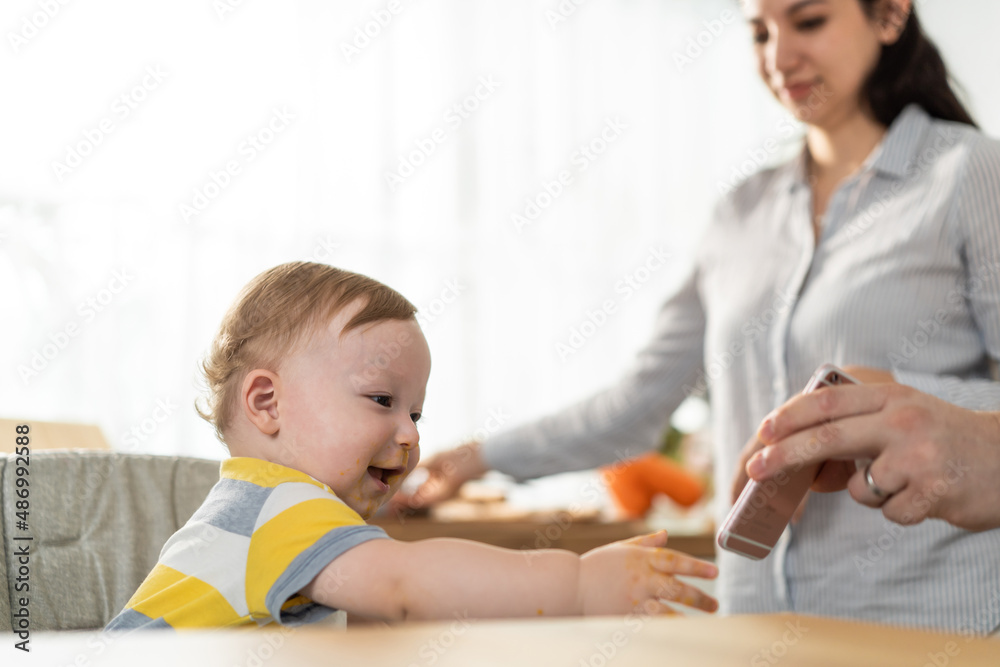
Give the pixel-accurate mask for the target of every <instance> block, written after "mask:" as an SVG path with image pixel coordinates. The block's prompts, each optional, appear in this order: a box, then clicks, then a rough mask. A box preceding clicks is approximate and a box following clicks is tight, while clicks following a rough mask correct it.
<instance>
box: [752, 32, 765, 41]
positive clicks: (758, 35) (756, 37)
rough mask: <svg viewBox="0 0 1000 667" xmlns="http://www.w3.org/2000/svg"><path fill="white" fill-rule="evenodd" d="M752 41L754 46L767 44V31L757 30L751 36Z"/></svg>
mask: <svg viewBox="0 0 1000 667" xmlns="http://www.w3.org/2000/svg"><path fill="white" fill-rule="evenodd" d="M753 41H754V43H756V44H767V31H766V30H757V31H755V32H754V34H753Z"/></svg>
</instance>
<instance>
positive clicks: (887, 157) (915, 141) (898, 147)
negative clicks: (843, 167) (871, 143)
mask: <svg viewBox="0 0 1000 667" xmlns="http://www.w3.org/2000/svg"><path fill="white" fill-rule="evenodd" d="M930 128H931V117H930V116H929V115H928V114H927V112H926V111H924V110H923V108H922V107H921V106H920V105H918V104H910V105H907V107H906V108H904V109H903V110H902V111H901V112H900V113H899V115H898V116H896V120H894V121H893V122H892V125H890V126H889V129H888V131H887V132H886V133H885V136H884V137H882V141H881V142H879V145H878V146H876V147H875V150H873V151H872V153H871V155H869V156H868V159H867V160H865V164H864V165H863V166H862V167H861V172H865V171H868V170H869V169H872V170H875V171H876V172H879V173H881V174H884V175H886V176H889V177H892V178H903V177H904V176H905V175H906V171H907V167H908V166H909V164H910V163H911V162H912V161H913V160H914V159H915V157H916V154H917V151H918V150H919V149H920V146H921V145H922V144H923V143H924V137H925V136H926V135H927V133H928V132H929V131H930ZM807 150H808V149H807V148H806V147H804V146H803V148H802V151H801V152H799V155H798V157H796V158H795V159H794V160H792V162H791V164H790V165H789V166H790V170H789V176H790V177H791V178H790V183H789V186H790V188H791V189H794V188H796V187H802V186H805V185H806V151H807Z"/></svg>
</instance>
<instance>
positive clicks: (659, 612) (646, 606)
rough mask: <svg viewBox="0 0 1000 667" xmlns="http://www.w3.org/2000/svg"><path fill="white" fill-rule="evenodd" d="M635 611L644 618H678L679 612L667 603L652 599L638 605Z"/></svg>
mask: <svg viewBox="0 0 1000 667" xmlns="http://www.w3.org/2000/svg"><path fill="white" fill-rule="evenodd" d="M633 611H634V612H635V613H637V614H642V615H644V616H677V615H678V614H680V612H679V611H677V610H676V609H674V608H673V607H671V606H670V605H668V604H667V603H666V602H663V601H661V600H658V599H657V598H655V597H651V598H649V599H647V600H645V601H644V602H643V603H642V604H639V605H636V606H635V609H633Z"/></svg>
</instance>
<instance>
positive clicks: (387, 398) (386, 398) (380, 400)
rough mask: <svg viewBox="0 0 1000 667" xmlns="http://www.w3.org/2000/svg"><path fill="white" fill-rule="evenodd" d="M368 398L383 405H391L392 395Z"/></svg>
mask: <svg viewBox="0 0 1000 667" xmlns="http://www.w3.org/2000/svg"><path fill="white" fill-rule="evenodd" d="M369 398H371V399H372V400H373V401H375V402H376V403H378V404H379V405H382V406H384V407H387V408H391V407H392V396H370V397H369Z"/></svg>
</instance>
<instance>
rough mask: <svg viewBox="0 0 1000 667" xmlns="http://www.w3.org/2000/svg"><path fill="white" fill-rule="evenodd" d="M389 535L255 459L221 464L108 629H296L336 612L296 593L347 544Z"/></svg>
mask: <svg viewBox="0 0 1000 667" xmlns="http://www.w3.org/2000/svg"><path fill="white" fill-rule="evenodd" d="M383 537H387V536H386V534H385V532H384V531H383V530H382V529H381V528H378V527H375V526H369V525H367V524H365V522H364V519H362V518H361V517H360V516H359V515H358V514H357V513H356V512H355V511H354V510H352V509H351V508H350V507H348V506H347V505H345V504H344V503H343V502H342V501H341V500H340V499H338V498H337V497H336V496H335V495H334V493H333V491H331V490H330V487H328V486H326V485H325V484H322V483H320V482H318V481H316V480H315V479H313V478H312V477H310V476H308V475H306V474H305V473H303V472H299V471H298V470H292V469H291V468H286V467H284V466H280V465H277V464H275V463H269V462H267V461H262V460H260V459H253V458H230V459H227V460H225V461H223V462H222V466H221V474H220V480H219V482H218V483H217V484H216V485H215V486H214V487H212V490H211V491H210V492H209V494H208V497H207V498H206V499H205V502H204V503H203V504H202V506H201V507H200V508H199V509H198V511H197V512H195V513H194V515H193V516H192V517H191V519H190V520H189V521H188V522H187V523H186V524H185V525H184V527H182V528H181V529H180V530H178V531H177V532H176V533H174V535H173V536H172V537H171V538H170V539H169V540H167V543H166V544H165V545H164V546H163V550H162V551H161V552H160V559H159V561H158V562H157V564H156V566H155V567H154V568H153V571H152V572H150V573H149V576H147V577H146V580H145V581H144V582H143V583H142V585H141V586H140V587H139V590H138V591H136V593H135V595H133V596H132V599H131V600H129V601H128V604H127V605H126V606H125V609H124V610H123V611H122V612H121V613H120V614H118V616H116V617H115V618H114V619H112V621H111V623H109V624H108V626H107V628H106V629H108V630H127V629H133V628H165V627H170V628H206V627H229V626H235V625H247V624H251V623H256V624H257V625H264V624H267V623H271V622H274V623H280V624H282V625H298V624H302V623H311V622H314V621H318V620H320V619H322V618H324V617H326V616H328V615H329V614H331V613H332V612H333V611H334V610H333V609H330V608H329V607H325V606H323V605H320V604H317V603H315V602H313V601H311V600H309V599H308V598H305V597H303V596H301V595H299V593H298V591H299V590H300V589H301V588H302V587H304V586H305V585H306V584H308V583H309V582H310V581H312V580H313V579H314V578H315V577H316V575H317V574H319V573H320V572H321V571H322V570H323V568H324V567H325V566H326V565H327V564H328V563H330V562H331V561H332V560H334V559H335V558H336V557H337V556H339V555H340V554H342V553H344V552H345V551H347V550H348V549H350V548H351V547H354V546H357V545H358V544H361V543H362V542H367V541H368V540H371V539H378V538H383Z"/></svg>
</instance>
